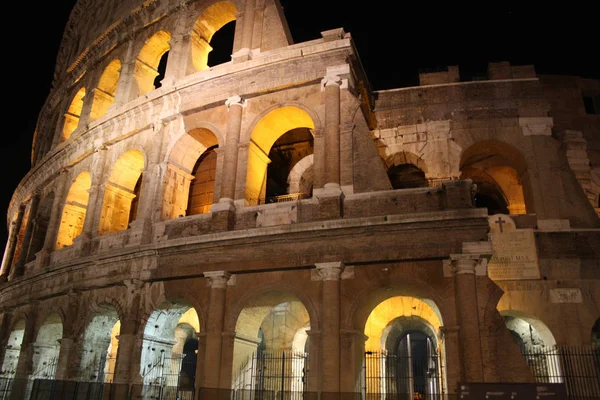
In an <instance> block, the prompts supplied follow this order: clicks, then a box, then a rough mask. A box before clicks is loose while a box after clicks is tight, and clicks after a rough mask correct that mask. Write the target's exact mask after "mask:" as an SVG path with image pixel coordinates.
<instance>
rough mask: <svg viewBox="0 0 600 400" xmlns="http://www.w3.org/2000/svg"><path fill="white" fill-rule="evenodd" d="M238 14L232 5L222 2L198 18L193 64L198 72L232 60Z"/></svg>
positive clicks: (193, 46)
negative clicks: (236, 16)
mask: <svg viewBox="0 0 600 400" xmlns="http://www.w3.org/2000/svg"><path fill="white" fill-rule="evenodd" d="M236 14H237V9H236V7H235V6H234V5H233V4H232V3H230V2H227V1H222V2H218V3H215V4H213V5H212V6H210V7H208V8H207V9H206V10H205V11H204V12H203V13H202V15H201V16H200V18H198V20H197V21H196V23H195V24H194V30H193V32H192V64H193V65H194V69H195V70H196V71H202V70H205V69H207V68H208V67H212V66H215V65H217V64H220V63H222V62H226V61H229V60H230V59H231V52H232V49H233V36H234V33H235V15H236ZM213 37H214V41H213ZM213 47H214V53H215V54H214V55H213V54H212V53H211V52H213ZM227 53H229V55H227Z"/></svg>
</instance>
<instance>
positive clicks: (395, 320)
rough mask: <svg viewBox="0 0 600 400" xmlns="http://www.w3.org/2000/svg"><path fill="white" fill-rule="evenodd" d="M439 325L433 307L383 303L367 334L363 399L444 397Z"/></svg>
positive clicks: (418, 302) (411, 301)
mask: <svg viewBox="0 0 600 400" xmlns="http://www.w3.org/2000/svg"><path fill="white" fill-rule="evenodd" d="M441 323H442V322H441V319H440V317H439V310H437V307H436V306H435V304H433V303H432V302H430V301H426V300H422V299H419V298H416V297H408V296H396V297H391V298H388V299H387V300H384V301H382V302H381V303H379V304H378V305H377V306H376V307H375V308H374V309H373V310H372V311H371V313H370V315H369V317H368V319H367V322H366V324H365V330H364V333H365V335H366V336H367V337H368V339H367V341H366V343H365V359H364V371H365V372H364V376H363V378H362V379H363V380H364V382H363V387H364V388H365V389H364V392H365V393H364V395H365V396H367V398H369V397H370V396H390V397H393V396H396V397H395V398H406V399H415V398H418V399H425V398H437V397H438V396H441V395H443V394H444V393H446V389H445V381H444V376H445V374H444V370H443V365H445V363H444V362H443V354H444V348H443V342H442V338H441V337H440V334H439V328H440V326H441Z"/></svg>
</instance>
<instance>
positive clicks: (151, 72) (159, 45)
mask: <svg viewBox="0 0 600 400" xmlns="http://www.w3.org/2000/svg"><path fill="white" fill-rule="evenodd" d="M170 40H171V34H170V33H169V32H167V31H160V32H157V33H155V34H154V35H153V36H152V37H151V38H150V39H148V40H146V43H145V44H144V47H142V50H140V53H139V54H138V57H137V59H136V62H135V72H134V77H135V80H136V82H137V84H138V89H139V91H138V94H139V95H140V96H141V95H144V94H146V93H149V92H151V91H152V90H154V79H155V78H156V77H157V76H158V64H159V63H160V59H161V57H162V56H163V54H165V53H166V52H167V51H169V48H170V47H169V41H170Z"/></svg>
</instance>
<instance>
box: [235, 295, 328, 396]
mask: <svg viewBox="0 0 600 400" xmlns="http://www.w3.org/2000/svg"><path fill="white" fill-rule="evenodd" d="M260 289H262V290H254V291H253V292H252V293H249V294H248V295H246V296H244V297H243V298H242V299H240V300H239V301H238V302H237V303H236V305H235V307H234V312H233V313H232V314H231V315H230V316H229V318H227V319H226V321H225V328H224V329H225V331H230V332H231V331H233V332H235V336H234V337H235V340H234V347H233V362H232V371H231V372H232V388H241V387H242V386H243V383H244V382H249V380H248V374H250V375H251V374H253V373H255V372H256V371H254V370H253V368H255V366H256V363H253V362H252V360H253V359H254V358H255V357H259V356H258V353H261V354H269V356H268V357H270V358H277V357H280V356H282V354H284V353H285V354H287V356H288V358H289V357H290V356H295V357H300V359H299V362H298V365H299V367H298V368H300V369H301V370H302V369H303V368H306V367H308V365H307V364H305V362H306V358H304V356H301V355H300V354H296V353H294V348H293V345H294V339H295V338H296V335H297V333H298V331H299V330H301V329H304V330H305V331H306V329H307V328H308V327H310V329H311V330H312V329H314V330H317V329H318V326H317V320H316V319H315V318H314V317H315V315H314V310H313V309H312V305H311V304H310V303H307V300H308V299H307V298H306V297H305V296H304V295H302V294H301V292H299V291H298V290H296V289H295V288H293V287H292V286H291V285H283V284H278V285H272V284H268V285H263V286H262V287H261V288H260ZM233 319H235V325H234V326H232V320H233ZM313 322H314V325H313ZM293 354H294V355H293ZM282 357H285V356H282ZM266 368H269V366H266ZM292 381H293V380H291V381H290V382H286V383H285V385H287V386H286V387H287V389H286V390H295V388H296V387H297V386H298V385H300V383H299V382H295V381H293V382H292ZM282 384H283V383H282ZM288 386H289V387H288Z"/></svg>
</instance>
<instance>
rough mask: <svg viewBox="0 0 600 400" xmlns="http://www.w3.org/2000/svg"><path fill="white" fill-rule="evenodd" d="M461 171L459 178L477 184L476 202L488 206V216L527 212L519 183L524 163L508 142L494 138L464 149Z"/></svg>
mask: <svg viewBox="0 0 600 400" xmlns="http://www.w3.org/2000/svg"><path fill="white" fill-rule="evenodd" d="M460 170H461V179H472V180H473V182H474V183H475V184H476V185H477V194H476V195H475V203H476V204H475V205H476V206H478V207H486V208H488V210H489V213H490V215H492V214H498V213H503V214H506V213H510V214H525V213H526V212H527V211H526V205H525V197H524V195H523V186H522V185H521V177H522V175H523V173H524V172H525V171H526V170H527V164H526V162H525V159H524V158H523V156H522V155H521V153H520V152H519V151H518V150H517V149H515V148H514V147H512V146H511V145H509V144H506V143H503V142H500V141H497V140H487V141H483V142H479V143H476V144H474V145H472V146H471V147H469V148H468V149H466V150H465V151H464V152H463V154H462V157H461V162H460Z"/></svg>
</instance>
